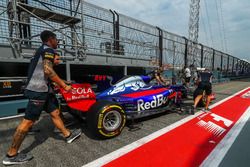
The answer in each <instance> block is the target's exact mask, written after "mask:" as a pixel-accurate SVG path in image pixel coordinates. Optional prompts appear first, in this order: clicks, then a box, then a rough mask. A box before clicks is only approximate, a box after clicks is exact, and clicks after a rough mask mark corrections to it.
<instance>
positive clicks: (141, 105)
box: [137, 94, 168, 111]
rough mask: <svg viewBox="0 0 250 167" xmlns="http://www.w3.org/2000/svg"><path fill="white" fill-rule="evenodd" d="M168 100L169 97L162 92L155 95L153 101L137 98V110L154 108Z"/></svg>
mask: <svg viewBox="0 0 250 167" xmlns="http://www.w3.org/2000/svg"><path fill="white" fill-rule="evenodd" d="M167 101H168V98H167V97H165V96H163V95H162V94H159V95H156V96H153V100H152V101H148V102H145V101H144V100H143V99H139V100H137V110H138V111H144V110H149V109H152V108H156V107H159V106H161V105H164V104H165V103H166V102H167Z"/></svg>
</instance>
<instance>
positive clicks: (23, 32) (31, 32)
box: [0, 0, 250, 78]
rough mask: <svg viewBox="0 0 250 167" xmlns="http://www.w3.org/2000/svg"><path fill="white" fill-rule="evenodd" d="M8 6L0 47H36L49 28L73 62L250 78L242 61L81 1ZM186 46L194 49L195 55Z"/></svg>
mask: <svg viewBox="0 0 250 167" xmlns="http://www.w3.org/2000/svg"><path fill="white" fill-rule="evenodd" d="M8 2H9V1H8V0H0V43H1V44H7V45H10V44H11V46H13V47H16V46H19V47H17V48H21V47H24V46H25V47H27V46H29V47H37V46H39V45H40V39H39V34H40V32H41V31H43V30H45V29H50V30H52V31H54V32H55V33H56V34H57V37H58V39H59V40H60V42H59V44H60V48H61V49H68V50H73V52H72V56H73V57H75V58H79V53H85V54H86V53H93V54H102V55H103V56H105V55H118V56H123V57H128V58H131V59H140V58H149V59H152V65H156V66H164V67H165V68H166V69H170V71H172V72H171V75H178V72H179V71H181V70H182V69H183V67H184V66H185V65H186V66H189V65H194V66H195V67H203V68H208V69H210V70H212V71H214V72H215V73H217V75H218V77H217V78H221V77H225V76H226V77H235V76H240V75H249V73H250V64H249V63H248V62H246V61H244V60H241V59H239V58H237V57H234V56H232V55H229V54H227V53H223V52H221V51H218V50H215V49H213V48H210V47H207V46H205V45H203V44H196V43H192V41H189V40H188V39H187V38H185V37H183V36H179V35H177V34H173V33H170V32H167V31H166V30H162V29H161V28H159V27H156V26H153V25H150V24H147V23H144V22H142V21H139V20H136V19H134V18H131V17H128V16H125V15H123V14H120V13H118V12H116V11H113V10H107V9H104V8H102V7H99V6H97V5H94V4H91V3H88V2H84V1H82V0H60V1H59V0H46V1H42V0H13V1H12V4H9V3H8ZM8 4H9V6H10V7H8ZM10 11H11V12H10ZM38 11H39V12H38ZM62 18H63V19H62ZM190 46H193V47H196V49H197V53H195V55H192V54H191V51H190V50H191V48H190ZM19 54H22V53H21V51H20V52H19ZM20 57H22V56H20Z"/></svg>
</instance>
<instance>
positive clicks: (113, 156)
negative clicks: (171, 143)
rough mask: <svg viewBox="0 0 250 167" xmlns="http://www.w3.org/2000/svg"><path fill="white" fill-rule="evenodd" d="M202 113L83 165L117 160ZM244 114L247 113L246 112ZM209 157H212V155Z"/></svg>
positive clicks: (96, 164)
mask: <svg viewBox="0 0 250 167" xmlns="http://www.w3.org/2000/svg"><path fill="white" fill-rule="evenodd" d="M249 88H250V87H248V88H245V89H243V90H241V91H239V92H237V93H235V94H233V95H231V96H229V97H227V98H225V99H223V100H221V101H219V102H217V103H215V104H213V105H211V106H210V108H214V107H216V106H218V105H220V104H221V103H223V102H225V101H227V100H229V99H231V98H232V97H234V96H237V95H238V94H240V93H242V92H244V91H245V90H247V89H249ZM202 113H203V112H202V111H199V112H197V113H195V115H190V116H188V117H186V118H184V119H182V120H180V121H178V122H176V123H174V124H172V125H169V126H167V127H165V128H163V129H160V130H158V131H156V132H154V133H152V134H150V135H148V136H146V137H144V138H141V139H139V140H137V141H135V142H133V143H131V144H129V145H126V146H124V147H122V148H120V149H118V150H116V151H113V152H111V153H109V154H106V155H104V156H103V157H100V158H98V159H96V160H94V161H92V162H90V163H88V164H86V165H83V166H82V167H100V166H103V165H105V164H107V163H109V162H111V161H112V160H115V159H117V158H119V157H121V156H123V155H125V154H126V153H128V152H130V151H132V150H134V149H136V148H138V147H140V146H142V145H144V144H145V143H148V142H150V141H151V140H154V139H156V138H157V137H159V136H161V135H163V134H165V133H167V132H169V131H171V130H173V129H175V128H176V127H178V126H181V125H183V124H184V123H186V122H188V121H190V120H192V119H193V118H195V117H197V116H199V115H200V114H202ZM246 113H247V112H246ZM243 115H245V113H244V114H243ZM238 122H239V121H238ZM233 128H234V127H233ZM229 133H230V132H229ZM237 136H238V134H237ZM237 136H236V137H237ZM218 145H219V144H218ZM227 151H228V150H227ZM227 151H226V152H227ZM208 157H210V155H209V156H208ZM223 157H224V156H223Z"/></svg>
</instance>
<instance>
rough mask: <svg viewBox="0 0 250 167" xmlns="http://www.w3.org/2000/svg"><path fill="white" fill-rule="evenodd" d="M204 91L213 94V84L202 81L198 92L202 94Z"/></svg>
mask: <svg viewBox="0 0 250 167" xmlns="http://www.w3.org/2000/svg"><path fill="white" fill-rule="evenodd" d="M203 91H205V92H206V95H211V93H212V84H211V83H210V82H200V83H199V84H198V94H199V95H202V94H203Z"/></svg>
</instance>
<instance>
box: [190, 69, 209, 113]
mask: <svg viewBox="0 0 250 167" xmlns="http://www.w3.org/2000/svg"><path fill="white" fill-rule="evenodd" d="M212 76H213V74H212V73H211V72H209V70H208V69H205V70H204V71H201V72H200V73H199V83H198V88H197V89H198V94H199V95H198V96H197V97H196V98H195V99H194V106H193V107H192V111H191V114H194V111H195V110H196V106H197V104H198V103H199V101H200V100H201V98H202V96H203V92H204V91H205V93H206V105H205V108H204V109H203V111H209V110H210V109H209V108H208V105H209V103H210V100H211V99H210V95H211V93H212Z"/></svg>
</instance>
